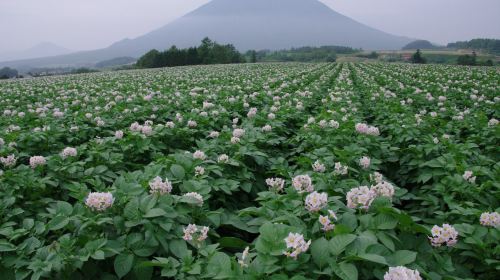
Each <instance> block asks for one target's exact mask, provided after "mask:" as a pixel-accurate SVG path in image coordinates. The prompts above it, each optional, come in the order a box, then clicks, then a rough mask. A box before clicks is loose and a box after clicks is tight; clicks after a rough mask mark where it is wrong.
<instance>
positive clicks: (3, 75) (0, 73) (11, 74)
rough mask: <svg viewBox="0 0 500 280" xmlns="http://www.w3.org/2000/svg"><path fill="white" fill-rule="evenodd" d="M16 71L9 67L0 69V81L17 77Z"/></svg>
mask: <svg viewBox="0 0 500 280" xmlns="http://www.w3.org/2000/svg"><path fill="white" fill-rule="evenodd" d="M17 74H18V73H17V70H16V69H12V68H9V67H4V68H2V69H0V79H10V78H15V77H17Z"/></svg>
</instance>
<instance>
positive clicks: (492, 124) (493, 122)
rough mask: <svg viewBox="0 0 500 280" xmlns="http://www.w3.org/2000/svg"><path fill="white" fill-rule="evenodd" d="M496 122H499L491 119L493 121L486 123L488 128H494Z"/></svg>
mask: <svg viewBox="0 0 500 280" xmlns="http://www.w3.org/2000/svg"><path fill="white" fill-rule="evenodd" d="M498 122H499V121H498V120H497V119H495V118H493V119H491V120H489V121H488V126H490V127H491V126H496V125H497V124H498Z"/></svg>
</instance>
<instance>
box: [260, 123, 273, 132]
mask: <svg viewBox="0 0 500 280" xmlns="http://www.w3.org/2000/svg"><path fill="white" fill-rule="evenodd" d="M271 130H273V128H272V126H270V125H268V124H266V125H265V126H263V127H262V132H271Z"/></svg>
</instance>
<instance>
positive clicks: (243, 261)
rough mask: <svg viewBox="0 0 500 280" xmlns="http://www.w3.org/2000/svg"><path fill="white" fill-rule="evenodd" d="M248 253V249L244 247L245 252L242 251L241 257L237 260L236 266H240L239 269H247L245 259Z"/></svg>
mask: <svg viewBox="0 0 500 280" xmlns="http://www.w3.org/2000/svg"><path fill="white" fill-rule="evenodd" d="M249 251H250V247H248V246H247V247H246V248H245V250H244V251H243V253H241V257H240V258H238V264H239V265H240V266H241V267H248V264H247V258H248V253H249Z"/></svg>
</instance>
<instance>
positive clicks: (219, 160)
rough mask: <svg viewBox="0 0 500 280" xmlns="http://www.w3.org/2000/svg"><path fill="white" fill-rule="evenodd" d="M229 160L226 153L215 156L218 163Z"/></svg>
mask: <svg viewBox="0 0 500 280" xmlns="http://www.w3.org/2000/svg"><path fill="white" fill-rule="evenodd" d="M228 161H229V156H228V155H226V154H222V155H220V156H219V157H218V158H217V162H219V163H226V162H228Z"/></svg>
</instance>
